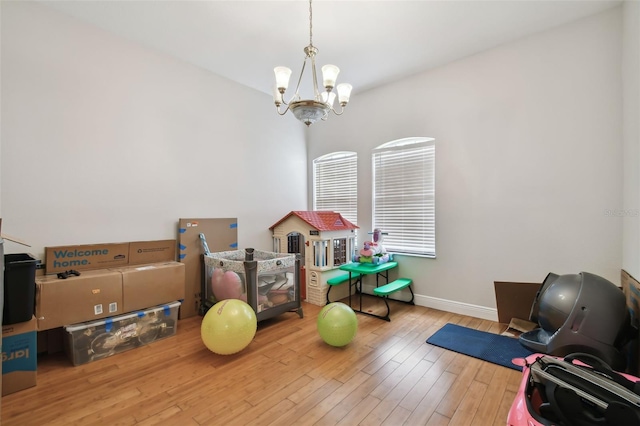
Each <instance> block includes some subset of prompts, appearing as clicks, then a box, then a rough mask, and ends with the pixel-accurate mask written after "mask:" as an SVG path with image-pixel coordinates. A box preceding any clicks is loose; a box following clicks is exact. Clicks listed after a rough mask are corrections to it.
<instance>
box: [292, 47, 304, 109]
mask: <svg viewBox="0 0 640 426" xmlns="http://www.w3.org/2000/svg"><path fill="white" fill-rule="evenodd" d="M307 58H308V56H305V58H304V61H303V62H302V70H301V71H300V76H298V84H296V91H295V93H294V94H293V97H292V98H291V100H289V102H291V101H292V100H293V99H295V98H297V97H300V93H299V91H300V82H301V81H302V76H303V75H304V69H305V67H306V65H307Z"/></svg>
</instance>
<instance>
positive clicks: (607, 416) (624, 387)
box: [507, 353, 640, 426]
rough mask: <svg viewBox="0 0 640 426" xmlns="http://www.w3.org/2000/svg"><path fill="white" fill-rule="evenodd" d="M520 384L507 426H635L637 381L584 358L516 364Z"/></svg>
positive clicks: (639, 411) (639, 401) (639, 398)
mask: <svg viewBox="0 0 640 426" xmlns="http://www.w3.org/2000/svg"><path fill="white" fill-rule="evenodd" d="M513 363H514V364H515V365H520V366H522V368H523V370H522V382H521V383H520V388H519V389H518V393H517V394H516V398H515V400H514V401H513V404H512V405H511V410H510V411H509V415H508V417H507V425H508V426H537V425H562V426H573V425H575V426H589V425H599V426H621V425H640V378H638V377H635V376H632V375H630V374H625V373H619V372H616V371H613V370H611V368H610V367H609V366H608V365H607V364H605V363H604V362H602V361H601V360H600V359H599V358H597V357H595V356H593V355H588V354H583V353H579V354H571V355H567V356H566V357H564V358H560V357H553V356H550V355H544V354H533V355H530V356H528V357H527V358H516V359H514V360H513Z"/></svg>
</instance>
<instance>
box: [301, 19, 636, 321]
mask: <svg viewBox="0 0 640 426" xmlns="http://www.w3.org/2000/svg"><path fill="white" fill-rule="evenodd" d="M621 23H622V15H621V9H620V8H616V9H613V10H610V11H607V12H605V13H603V14H600V15H596V16H593V17H589V18H587V19H584V20H580V21H577V22H574V23H571V24H568V25H565V26H562V27H559V28H556V29H553V30H551V31H546V32H543V33H540V34H537V35H534V36H531V37H527V38H525V39H522V40H519V41H517V42H514V43H510V44H507V45H503V46H501V47H498V48H495V49H492V50H489V51H486V52H484V53H481V54H478V55H475V56H472V57H468V58H465V59H463V60H460V61H457V62H454V63H451V64H449V65H446V66H443V67H440V68H438V69H434V70H432V71H430V72H425V73H422V74H419V75H416V76H415V77H413V78H410V79H405V80H402V81H399V82H397V83H395V84H391V85H388V86H385V87H382V88H378V89H374V90H371V91H368V92H365V93H355V94H354V96H353V97H352V101H351V103H350V105H349V106H348V111H347V112H346V113H345V115H344V116H342V117H332V118H331V119H330V120H329V121H328V122H327V123H323V124H321V125H319V126H317V127H315V128H314V129H313V131H311V132H309V133H308V136H309V161H311V160H312V159H314V158H316V157H318V156H320V155H323V154H326V153H328V152H331V151H335V150H353V151H357V152H358V167H359V182H358V191H359V198H360V201H359V204H358V211H359V214H358V215H359V217H358V225H359V226H360V227H361V228H362V229H363V230H364V231H365V232H367V231H370V229H371V215H370V213H369V212H370V211H371V183H370V178H371V165H370V163H371V160H370V154H371V149H373V148H374V147H376V146H377V145H379V144H381V143H384V142H387V141H390V140H395V139H399V138H404V137H409V136H429V137H434V138H435V139H436V223H437V228H436V238H437V259H435V260H433V259H424V258H418V257H406V256H405V257H399V259H400V271H399V274H400V275H402V276H407V277H411V278H413V279H414V281H415V292H416V293H417V294H418V295H419V296H418V297H417V302H418V303H419V304H423V305H426V306H433V307H439V308H444V309H448V310H451V311H454V312H456V311H457V312H464V313H470V314H472V315H476V316H480V317H487V318H496V317H495V310H494V307H495V295H494V290H493V281H494V280H499V281H523V282H541V281H542V280H543V279H544V277H545V276H546V274H547V273H548V272H550V271H553V272H555V273H558V274H565V273H577V272H580V271H588V272H592V273H595V274H598V275H601V276H603V277H605V278H607V279H609V280H611V281H613V282H614V283H619V281H620V267H621V261H622V220H621V218H619V217H612V216H607V214H606V212H607V211H609V210H611V211H615V210H620V209H622V206H623V204H622V189H621V182H622V167H621V166H622V109H621V107H622V101H621V98H622V94H621V90H622V89H621V79H620V75H621V55H622V54H621V43H622V41H621ZM426 43H427V46H425V49H428V41H426ZM381 60H384V58H381Z"/></svg>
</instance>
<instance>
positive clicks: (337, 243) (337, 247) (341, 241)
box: [333, 238, 347, 266]
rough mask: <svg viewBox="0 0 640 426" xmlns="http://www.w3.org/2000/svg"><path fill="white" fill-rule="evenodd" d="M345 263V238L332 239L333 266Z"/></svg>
mask: <svg viewBox="0 0 640 426" xmlns="http://www.w3.org/2000/svg"><path fill="white" fill-rule="evenodd" d="M345 263H347V239H346V238H336V239H335V240H333V266H340V265H342V264H345Z"/></svg>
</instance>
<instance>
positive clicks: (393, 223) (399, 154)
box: [372, 138, 436, 257]
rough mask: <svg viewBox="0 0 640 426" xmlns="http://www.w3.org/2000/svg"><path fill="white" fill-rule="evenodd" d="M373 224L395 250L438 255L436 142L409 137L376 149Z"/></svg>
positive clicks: (373, 156) (429, 139)
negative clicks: (436, 231) (383, 233)
mask: <svg viewBox="0 0 640 426" xmlns="http://www.w3.org/2000/svg"><path fill="white" fill-rule="evenodd" d="M372 161H373V226H374V228H380V229H382V231H383V232H385V233H386V235H385V237H384V245H385V248H386V249H387V250H388V251H390V252H393V253H406V254H415V255H422V256H428V257H435V255H436V235H435V234H436V233H435V227H436V221H435V143H434V140H433V139H432V138H406V139H400V140H397V141H392V142H388V143H386V144H383V145H380V146H379V147H378V148H376V149H375V150H374V151H373V154H372Z"/></svg>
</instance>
